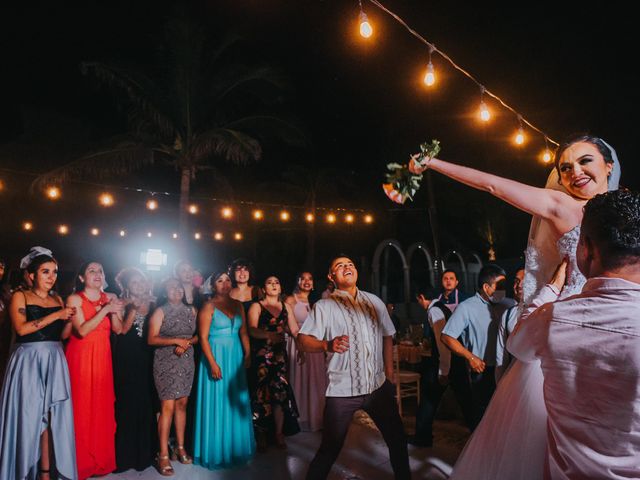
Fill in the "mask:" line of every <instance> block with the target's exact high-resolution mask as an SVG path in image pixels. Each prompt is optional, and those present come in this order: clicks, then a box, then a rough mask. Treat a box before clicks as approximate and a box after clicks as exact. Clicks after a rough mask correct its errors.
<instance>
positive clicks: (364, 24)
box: [358, 0, 373, 38]
mask: <svg viewBox="0 0 640 480" xmlns="http://www.w3.org/2000/svg"><path fill="white" fill-rule="evenodd" d="M358 3H359V4H360V16H359V20H360V35H361V36H362V37H364V38H369V37H370V36H371V35H372V34H373V28H371V24H370V23H369V19H368V18H367V14H366V13H364V10H363V9H362V1H361V0H358Z"/></svg>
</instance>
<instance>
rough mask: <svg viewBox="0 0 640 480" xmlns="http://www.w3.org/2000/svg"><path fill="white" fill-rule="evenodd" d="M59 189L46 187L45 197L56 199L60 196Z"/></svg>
mask: <svg viewBox="0 0 640 480" xmlns="http://www.w3.org/2000/svg"><path fill="white" fill-rule="evenodd" d="M60 195H61V193H60V189H59V188H58V187H49V188H47V197H49V198H50V199H51V200H58V199H59V198H60Z"/></svg>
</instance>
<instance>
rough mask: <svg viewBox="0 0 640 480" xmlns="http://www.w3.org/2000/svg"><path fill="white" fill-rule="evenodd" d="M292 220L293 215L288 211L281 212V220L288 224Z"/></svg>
mask: <svg viewBox="0 0 640 480" xmlns="http://www.w3.org/2000/svg"><path fill="white" fill-rule="evenodd" d="M290 219H291V214H290V213H289V212H287V211H286V210H283V211H281V212H280V220H282V221H283V222H288V221H289V220H290Z"/></svg>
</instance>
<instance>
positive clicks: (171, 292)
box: [148, 278, 198, 476]
mask: <svg viewBox="0 0 640 480" xmlns="http://www.w3.org/2000/svg"><path fill="white" fill-rule="evenodd" d="M183 296H184V290H183V289H182V285H181V284H180V281H179V280H177V279H175V278H170V279H168V280H165V282H164V283H163V285H162V296H161V298H160V300H159V301H158V308H157V309H156V310H155V311H154V312H153V315H151V319H150V320H149V334H148V343H149V345H152V346H155V347H156V350H155V352H154V357H153V379H154V382H155V384H156V390H158V397H159V398H160V418H159V419H158V437H159V439H160V449H159V452H158V456H157V458H156V468H157V470H158V473H160V474H161V475H164V476H170V475H173V473H174V471H173V468H172V467H171V462H169V446H168V444H169V431H170V429H171V422H172V420H173V424H174V427H175V432H176V441H177V445H176V447H175V448H174V449H173V452H172V455H171V459H172V460H179V461H180V463H192V461H193V460H192V458H191V457H190V456H189V455H187V452H186V451H185V449H184V430H185V425H186V416H187V401H188V400H189V394H190V393H191V386H192V384H193V375H194V371H195V362H194V360H193V348H192V346H193V344H194V343H196V342H197V341H198V337H197V335H195V331H196V310H195V308H194V307H192V306H189V305H185V304H184V303H183V302H182V298H183Z"/></svg>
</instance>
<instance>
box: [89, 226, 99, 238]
mask: <svg viewBox="0 0 640 480" xmlns="http://www.w3.org/2000/svg"><path fill="white" fill-rule="evenodd" d="M91 235H93V236H94V237H97V236H98V235H100V229H98V228H95V227H94V228H92V229H91Z"/></svg>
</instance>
